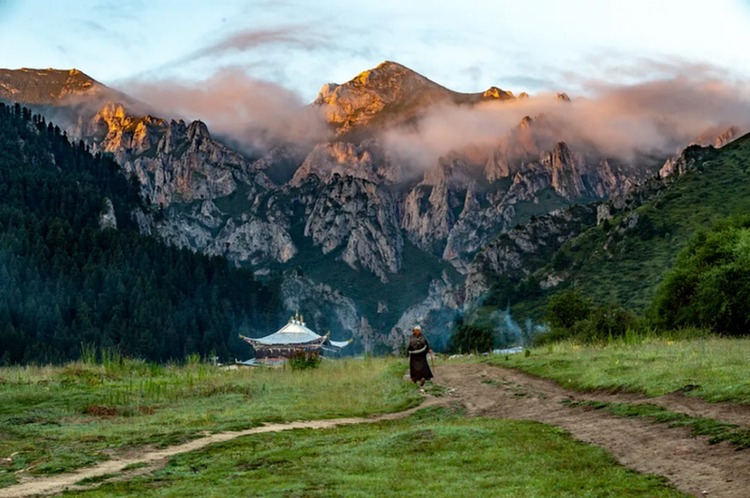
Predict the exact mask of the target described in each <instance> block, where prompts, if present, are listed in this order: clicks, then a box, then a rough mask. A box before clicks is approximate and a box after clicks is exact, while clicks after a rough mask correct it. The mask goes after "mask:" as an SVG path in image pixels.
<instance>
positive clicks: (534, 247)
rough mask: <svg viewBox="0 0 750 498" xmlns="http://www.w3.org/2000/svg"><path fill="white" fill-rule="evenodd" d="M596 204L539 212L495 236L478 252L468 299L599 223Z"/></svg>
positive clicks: (523, 272) (541, 262)
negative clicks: (522, 223)
mask: <svg viewBox="0 0 750 498" xmlns="http://www.w3.org/2000/svg"><path fill="white" fill-rule="evenodd" d="M596 219H597V210H596V207H595V206H593V205H585V206H574V207H572V208H568V209H561V210H558V211H554V212H552V213H550V214H548V215H546V216H540V217H539V218H536V219H535V220H533V221H530V222H529V223H527V224H525V225H523V226H517V227H515V228H513V229H511V230H509V231H508V232H506V233H503V234H502V235H500V236H498V237H496V238H495V239H493V240H492V241H491V242H490V243H489V244H488V245H487V247H485V248H484V249H483V250H482V251H480V252H479V254H477V256H476V258H474V261H472V263H471V265H470V266H469V270H468V275H467V276H466V300H467V301H474V300H476V299H478V298H479V297H480V296H481V295H482V294H484V293H485V292H487V291H488V290H489V289H490V287H491V286H492V284H493V283H494V282H496V281H498V280H499V279H500V278H501V277H507V278H510V279H517V278H519V277H522V276H525V275H527V274H529V273H531V272H532V271H534V270H537V269H539V268H541V267H542V266H544V265H545V264H546V263H547V262H548V261H549V258H551V257H552V255H553V254H554V253H555V252H556V251H557V250H558V249H560V248H561V247H562V246H563V244H565V242H567V241H569V240H571V239H572V238H573V237H576V236H577V235H579V234H580V233H581V232H582V231H583V230H584V229H586V228H587V227H589V226H593V225H594V224H595V223H596Z"/></svg>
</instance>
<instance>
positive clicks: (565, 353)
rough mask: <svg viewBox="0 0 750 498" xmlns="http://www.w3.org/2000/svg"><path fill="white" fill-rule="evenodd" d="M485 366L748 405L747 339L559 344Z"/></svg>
mask: <svg viewBox="0 0 750 498" xmlns="http://www.w3.org/2000/svg"><path fill="white" fill-rule="evenodd" d="M489 362H490V363H491V364H496V365H499V366H503V367H511V368H518V369H520V370H523V371H524V372H527V373H530V374H533V375H537V376H539V377H545V378H548V379H552V380H555V381H556V382H558V383H560V384H561V385H562V386H564V387H567V388H571V389H580V390H590V389H603V390H624V391H632V392H639V393H643V394H645V395H647V396H660V395H662V394H666V393H669V392H673V391H676V390H678V389H684V390H685V391H687V392H686V394H687V395H689V396H699V397H700V398H702V399H704V400H706V401H709V402H719V401H725V402H730V403H736V404H750V375H748V365H750V339H748V338H742V339H732V338H721V337H716V336H704V337H696V338H693V339H678V338H674V337H669V336H666V337H665V336H662V337H658V336H655V337H639V336H632V337H626V338H623V339H622V340H613V341H610V342H609V343H606V344H591V345H581V344H578V343H576V342H573V341H563V342H559V343H556V344H549V345H547V346H542V347H538V348H534V349H531V355H530V356H528V357H526V356H524V355H520V354H516V355H511V356H508V357H507V359H506V357H504V356H493V357H491V358H490V360H489Z"/></svg>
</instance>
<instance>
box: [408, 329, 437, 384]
mask: <svg viewBox="0 0 750 498" xmlns="http://www.w3.org/2000/svg"><path fill="white" fill-rule="evenodd" d="M429 352H430V343H429V342H428V341H427V338H426V337H425V336H424V334H422V335H420V336H419V337H415V336H413V335H412V336H411V338H410V339H409V345H408V346H407V347H406V353H407V354H408V355H409V374H410V375H411V380H412V381H418V380H422V379H425V380H429V379H431V378H432V370H430V364H429V362H428V361H427V354H428V353H429Z"/></svg>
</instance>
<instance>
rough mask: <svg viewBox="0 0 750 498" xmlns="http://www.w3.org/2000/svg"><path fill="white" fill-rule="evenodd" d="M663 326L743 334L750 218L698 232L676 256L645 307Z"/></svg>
mask: <svg viewBox="0 0 750 498" xmlns="http://www.w3.org/2000/svg"><path fill="white" fill-rule="evenodd" d="M647 317H648V319H649V320H650V321H651V323H653V324H654V326H656V327H658V328H661V329H677V328H686V327H699V328H708V329H711V330H713V331H715V332H719V333H726V334H731V335H746V334H747V333H748V326H749V325H750V217H747V216H743V217H732V218H728V219H725V220H723V221H722V222H720V223H718V224H716V226H714V228H713V229H712V230H711V231H710V232H708V233H705V232H699V233H697V234H696V235H695V236H694V237H693V238H692V239H691V240H690V242H689V244H688V246H687V247H686V248H685V249H684V250H683V251H682V252H681V253H680V254H679V256H678V258H677V261H676V263H675V266H674V269H673V270H672V271H670V272H669V273H667V275H666V276H665V277H664V280H663V281H662V284H661V286H660V287H659V289H658V290H657V292H656V296H655V297H654V301H653V303H652V304H651V306H650V307H649V309H648V310H647Z"/></svg>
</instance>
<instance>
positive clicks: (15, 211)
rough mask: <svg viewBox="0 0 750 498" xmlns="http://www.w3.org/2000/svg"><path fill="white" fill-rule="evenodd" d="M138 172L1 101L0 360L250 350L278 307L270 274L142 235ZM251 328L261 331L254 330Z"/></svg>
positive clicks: (156, 356)
mask: <svg viewBox="0 0 750 498" xmlns="http://www.w3.org/2000/svg"><path fill="white" fill-rule="evenodd" d="M141 209H145V207H144V206H143V203H142V200H141V198H140V196H139V189H138V186H137V184H133V183H132V182H129V181H128V179H127V178H126V176H125V175H123V174H122V172H121V170H120V168H119V166H118V165H117V164H116V163H115V162H114V161H112V160H111V159H110V158H108V157H102V156H101V155H99V154H97V155H92V154H90V153H89V151H88V150H87V148H86V146H85V145H84V144H83V143H82V142H80V143H78V144H71V143H70V142H69V141H68V139H67V138H66V137H65V136H63V134H62V133H61V130H60V128H58V127H55V126H53V125H52V124H47V123H45V121H44V120H43V119H42V118H40V117H39V116H37V115H32V113H31V112H30V111H29V110H28V109H26V108H21V107H20V106H18V105H17V106H14V107H9V106H5V105H2V104H0V363H4V364H8V363H29V362H36V363H42V362H44V363H46V362H60V361H64V360H69V359H75V358H78V357H79V356H80V354H81V347H82V345H85V346H86V347H91V348H97V347H101V348H110V349H119V350H120V351H121V352H122V353H124V354H126V355H127V356H133V357H140V358H147V359H152V360H168V359H181V358H183V357H184V356H185V355H189V354H200V355H202V356H207V355H209V354H211V353H212V352H213V353H216V354H218V355H219V356H220V357H222V358H224V359H231V358H233V357H235V355H239V356H245V355H248V354H249V350H248V348H247V347H246V346H245V345H243V344H242V343H241V341H239V339H238V338H237V333H238V332H242V333H243V334H245V335H251V336H258V335H264V333H265V331H266V330H267V328H269V327H273V326H275V325H276V323H277V319H281V317H280V316H279V315H280V313H279V312H280V298H279V290H278V285H277V283H276V285H270V286H266V285H262V284H260V283H258V282H256V281H255V279H254V278H253V275H252V273H250V272H248V271H246V270H233V269H230V266H229V263H228V262H227V260H225V259H224V258H219V257H208V256H205V255H202V254H196V253H193V252H191V251H188V250H184V249H178V248H175V247H173V246H168V245H166V244H164V243H163V242H161V241H160V240H157V239H155V238H153V237H148V236H143V235H140V234H139V233H138V231H137V226H136V224H135V223H134V221H133V220H132V219H131V213H133V212H139V211H140V210H141ZM258 329H259V331H260V333H258Z"/></svg>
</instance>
